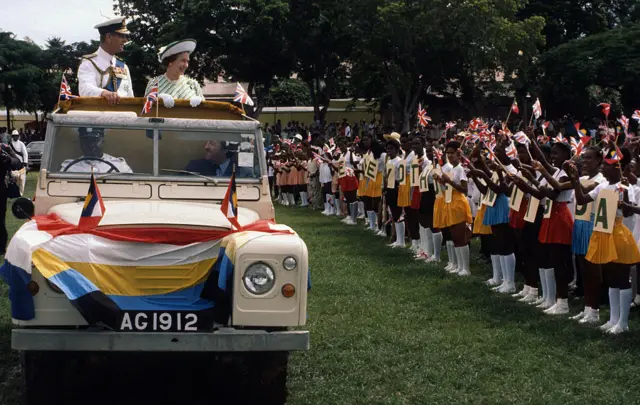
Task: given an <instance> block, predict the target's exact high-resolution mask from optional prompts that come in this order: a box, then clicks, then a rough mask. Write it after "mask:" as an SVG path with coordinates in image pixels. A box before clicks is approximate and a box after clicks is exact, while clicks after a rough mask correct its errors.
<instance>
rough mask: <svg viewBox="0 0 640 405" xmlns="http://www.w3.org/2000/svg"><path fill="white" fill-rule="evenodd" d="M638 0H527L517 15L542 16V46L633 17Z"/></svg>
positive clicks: (578, 36)
mask: <svg viewBox="0 0 640 405" xmlns="http://www.w3.org/2000/svg"><path fill="white" fill-rule="evenodd" d="M639 3H640V2H639V1H638V0H530V1H529V2H528V4H527V5H526V7H525V8H523V9H522V11H521V12H520V16H521V17H523V18H528V17H531V16H542V17H544V18H545V20H546V22H547V23H546V25H545V27H544V35H545V37H546V49H551V48H554V47H556V46H559V45H562V44H564V43H566V42H568V41H571V40H573V39H578V38H582V37H585V36H589V35H594V34H599V33H602V32H604V31H607V30H610V29H613V28H615V27H618V26H620V25H622V24H627V23H629V22H633V21H637V18H638V16H639V13H640V7H639Z"/></svg>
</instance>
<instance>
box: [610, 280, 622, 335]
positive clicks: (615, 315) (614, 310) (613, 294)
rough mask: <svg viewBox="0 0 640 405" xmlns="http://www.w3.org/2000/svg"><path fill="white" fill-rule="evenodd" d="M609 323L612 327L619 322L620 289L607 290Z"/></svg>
mask: <svg viewBox="0 0 640 405" xmlns="http://www.w3.org/2000/svg"><path fill="white" fill-rule="evenodd" d="M609 313H610V315H609V323H610V324H611V326H614V325H615V324H617V323H618V321H619V320H620V289H619V288H609Z"/></svg>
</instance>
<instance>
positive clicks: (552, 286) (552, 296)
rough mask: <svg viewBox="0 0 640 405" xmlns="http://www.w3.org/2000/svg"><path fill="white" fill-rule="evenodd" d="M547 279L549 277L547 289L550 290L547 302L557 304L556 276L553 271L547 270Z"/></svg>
mask: <svg viewBox="0 0 640 405" xmlns="http://www.w3.org/2000/svg"><path fill="white" fill-rule="evenodd" d="M545 273H546V277H547V289H548V290H549V295H548V296H547V301H548V302H552V303H554V304H555V302H556V275H555V273H554V270H553V269H545Z"/></svg>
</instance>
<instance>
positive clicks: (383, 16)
mask: <svg viewBox="0 0 640 405" xmlns="http://www.w3.org/2000/svg"><path fill="white" fill-rule="evenodd" d="M524 3H525V2H524V1H523V0H509V1H502V2H500V3H499V4H496V3H495V2H493V1H489V0H478V1H473V2H470V1H464V0H456V1H449V2H440V1H436V0H421V1H417V0H414V1H410V0H404V1H383V0H354V1H353V2H352V3H351V4H352V5H353V7H352V10H351V12H352V14H351V18H352V20H353V29H354V30H355V32H356V34H355V36H354V38H356V43H355V44H354V46H353V53H352V63H353V65H354V68H353V72H354V73H355V74H358V75H365V76H366V77H374V78H378V79H382V80H383V83H384V84H385V87H386V92H387V94H389V95H390V99H391V105H392V107H393V111H394V122H400V123H401V128H402V130H405V131H406V130H408V129H409V128H410V120H411V118H412V117H414V116H415V114H416V110H417V104H418V101H419V100H421V99H422V98H423V97H424V91H425V89H426V88H427V87H431V89H432V90H434V91H437V92H439V93H442V94H457V93H462V100H463V102H466V104H467V106H468V108H469V109H471V110H474V109H476V108H475V107H476V106H475V104H474V102H475V100H477V99H478V98H479V97H478V93H477V89H478V86H479V84H481V83H483V82H491V81H493V80H494V78H495V75H496V73H497V72H504V74H505V76H507V77H509V76H510V74H511V72H513V71H514V69H515V68H516V67H517V62H516V55H517V53H518V50H524V51H525V52H527V53H529V54H531V55H535V54H537V47H538V46H539V45H540V43H541V42H542V36H541V30H542V27H543V24H544V20H543V19H542V18H540V17H531V18H527V19H525V20H518V19H517V18H516V13H517V12H518V10H520V9H521V8H522V7H523V6H524ZM366 77H365V78H363V77H358V78H356V80H357V81H359V82H362V83H366V82H367V78H366Z"/></svg>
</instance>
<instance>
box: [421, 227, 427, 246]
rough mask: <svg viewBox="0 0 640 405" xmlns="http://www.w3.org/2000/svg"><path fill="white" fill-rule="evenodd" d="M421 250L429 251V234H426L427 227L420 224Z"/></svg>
mask: <svg viewBox="0 0 640 405" xmlns="http://www.w3.org/2000/svg"><path fill="white" fill-rule="evenodd" d="M419 229H420V250H422V251H423V252H426V251H427V235H425V232H424V231H425V228H424V227H423V226H422V225H420V228H419Z"/></svg>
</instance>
